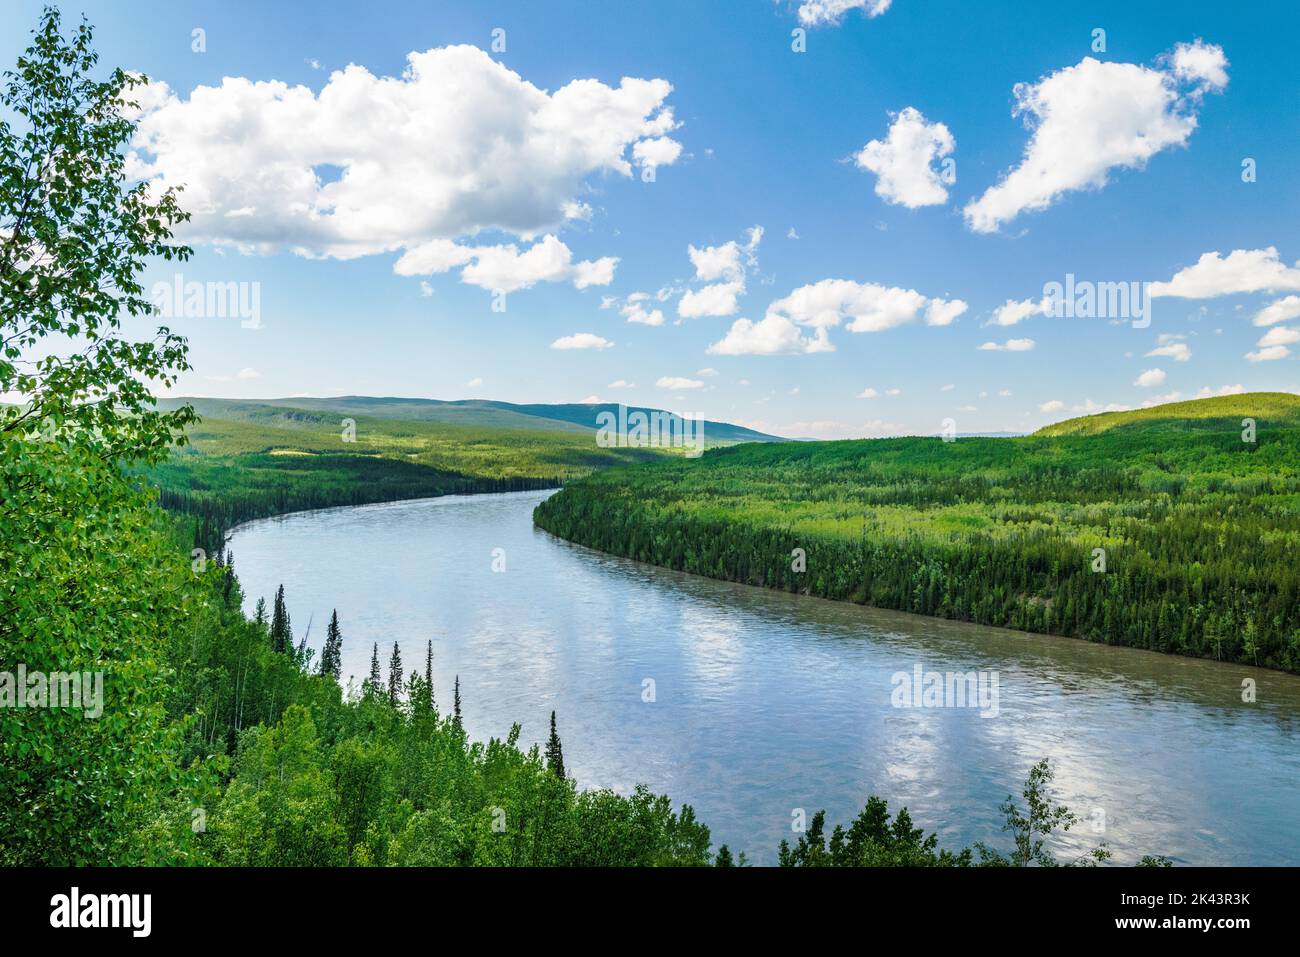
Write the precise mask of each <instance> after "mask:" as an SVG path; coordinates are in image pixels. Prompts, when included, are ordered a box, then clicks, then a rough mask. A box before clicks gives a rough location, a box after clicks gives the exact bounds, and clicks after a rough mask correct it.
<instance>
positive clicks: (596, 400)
mask: <svg viewBox="0 0 1300 957" xmlns="http://www.w3.org/2000/svg"><path fill="white" fill-rule="evenodd" d="M599 404H600V396H598V395H589V396H587V397H586V398H585V399H579V400H578V405H599Z"/></svg>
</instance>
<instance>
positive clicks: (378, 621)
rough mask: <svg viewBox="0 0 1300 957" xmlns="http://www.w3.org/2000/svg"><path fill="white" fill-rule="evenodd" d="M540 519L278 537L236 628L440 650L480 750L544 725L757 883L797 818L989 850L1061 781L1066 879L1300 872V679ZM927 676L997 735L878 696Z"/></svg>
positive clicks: (444, 684) (238, 542)
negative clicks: (1161, 872) (1028, 803)
mask: <svg viewBox="0 0 1300 957" xmlns="http://www.w3.org/2000/svg"><path fill="white" fill-rule="evenodd" d="M548 494H550V493H548V492H521V493H511V494H504V495H485V496H468V497H466V496H456V497H447V498H441V499H426V500H422V501H416V502H404V503H399V504H393V505H376V506H365V507H360V508H348V509H330V510H326V511H320V512H312V513H304V514H298V515H291V516H287V517H284V518H279V519H270V520H267V521H263V522H257V523H254V524H251V525H247V526H244V527H243V528H241V529H240V530H239V531H237V532H236V533H235V535H234V539H233V541H232V544H231V548H232V550H233V552H234V555H235V567H236V570H237V572H238V573H239V576H240V579H241V581H242V582H243V585H244V589H245V591H246V595H247V599H246V601H247V606H248V608H249V609H250V610H251V608H252V606H253V604H254V603H255V602H256V600H257V598H258V597H259V596H265V597H266V598H267V599H268V601H269V600H270V598H271V596H272V594H273V593H274V589H275V588H276V586H277V585H279V584H280V583H282V582H283V583H284V585H285V590H286V596H287V600H288V604H289V610H290V612H291V613H292V616H293V622H294V625H295V633H296V634H297V635H298V636H301V635H302V633H303V630H304V629H305V628H306V627H307V625H308V623H309V622H311V628H312V630H311V641H310V644H312V645H313V646H314V647H316V648H318V649H319V646H320V641H321V639H322V638H323V636H324V631H325V627H324V626H325V622H326V621H327V620H328V618H329V614H330V611H331V610H332V609H334V608H337V609H338V613H339V619H340V622H341V624H342V628H343V634H344V647H343V674H344V677H345V679H346V678H347V676H349V675H352V676H356V678H357V680H358V682H359V681H360V678H361V677H362V676H364V675H365V674H366V672H367V671H368V668H369V663H370V653H371V646H372V642H378V643H379V644H380V646H381V660H382V661H384V662H387V660H388V649H390V648H391V645H392V643H393V642H394V641H397V643H398V644H399V645H400V647H401V650H402V658H403V660H404V661H405V662H407V664H408V666H410V665H412V664H414V663H419V664H420V666H421V667H422V666H423V662H424V648H425V642H426V641H427V640H428V639H430V638H432V639H433V642H434V670H435V672H436V674H435V686H436V692H437V695H438V698H439V701H440V703H444V704H449V703H450V700H451V687H452V681H453V679H454V677H455V676H456V675H457V674H459V675H460V680H461V692H462V695H463V697H464V710H465V723H466V727H467V729H468V730H469V732H470V734H471V735H472V736H474V737H476V738H486V737H488V736H490V735H496V736H500V735H503V734H505V732H506V731H507V730H509V727H510V725H511V723H512V722H515V721H518V722H520V723H522V725H523V736H522V740H523V741H524V742H531V741H537V742H543V741H544V740H545V737H546V734H547V731H548V720H549V715H550V712H551V709H555V710H556V712H557V713H558V721H559V728H560V733H561V737H562V739H563V741H564V756H565V764H566V766H568V768H569V770H570V773H572V774H573V775H574V776H576V777H577V779H578V781H579V783H580V784H581V785H582V786H584V787H608V788H613V789H615V790H619V791H627V790H630V789H631V788H632V787H633V785H635V784H636V783H638V782H642V783H645V784H647V785H649V786H650V787H651V788H652V789H653V790H655V791H659V792H666V793H668V794H669V795H671V796H672V798H673V800H674V801H676V802H678V803H681V802H687V803H690V804H693V805H694V806H695V809H696V811H697V813H698V814H699V816H700V817H701V819H702V820H704V821H705V822H706V823H708V824H709V825H710V827H711V828H712V829H713V836H714V842H715V844H719V843H722V842H726V843H728V844H730V845H731V846H732V849H733V850H741V849H743V850H745V851H747V852H748V854H749V856H750V858H751V860H754V861H755V862H759V863H770V862H772V861H773V860H774V859H775V849H776V846H777V844H778V843H779V842H780V841H781V840H782V838H793V836H794V835H792V833H791V815H792V813H793V812H794V810H795V809H797V808H803V809H805V810H806V811H807V812H808V814H809V815H811V813H812V812H813V811H815V810H817V809H818V808H825V809H826V810H827V812H828V821H830V822H836V821H845V822H847V821H848V820H849V819H850V818H851V817H852V816H853V815H855V814H856V813H857V811H858V810H859V809H860V808H861V806H862V804H863V803H864V801H865V799H866V797H867V796H868V795H869V794H879V795H880V796H882V797H885V798H887V799H888V800H889V802H890V804H891V806H892V807H897V806H899V805H903V804H905V805H907V806H908V808H909V809H910V810H911V812H912V815H913V817H914V818H915V819H916V820H917V822H918V823H920V824H921V825H923V826H924V827H925V828H926V829H927V830H935V831H938V832H939V833H940V835H941V837H940V841H941V843H942V844H945V845H956V844H963V845H964V844H970V843H972V842H974V841H977V840H983V841H987V842H989V843H991V844H994V845H995V846H999V847H1003V848H1005V847H1006V836H1005V835H1003V834H1002V833H1001V831H1000V824H1001V821H1000V817H999V815H998V811H997V806H998V804H999V803H1000V802H1001V801H1002V800H1003V799H1004V798H1005V797H1006V796H1007V794H1008V793H1010V792H1015V793H1016V794H1019V790H1020V786H1021V784H1022V782H1023V780H1024V777H1025V773H1026V771H1027V770H1028V769H1029V767H1030V766H1031V765H1032V764H1034V763H1035V762H1036V761H1038V760H1039V759H1040V758H1043V757H1051V758H1052V759H1053V761H1054V763H1055V766H1056V770H1057V777H1056V788H1057V792H1058V795H1059V796H1060V797H1061V798H1062V799H1063V800H1064V801H1066V803H1068V804H1069V805H1070V806H1071V808H1072V809H1074V810H1075V811H1076V812H1077V813H1079V814H1080V816H1081V817H1082V818H1083V822H1082V823H1081V824H1080V825H1079V826H1078V828H1076V831H1072V832H1071V835H1070V837H1071V840H1067V841H1065V842H1063V843H1062V844H1061V845H1060V846H1059V848H1058V849H1059V850H1060V852H1061V853H1062V855H1064V856H1072V855H1073V854H1076V853H1078V852H1080V851H1081V850H1082V849H1084V848H1087V847H1091V846H1093V845H1095V843H1096V842H1097V841H1099V840H1101V839H1103V838H1104V839H1105V840H1106V841H1108V842H1109V844H1110V846H1111V848H1112V850H1113V851H1114V852H1115V859H1116V860H1117V861H1120V862H1132V861H1134V860H1136V859H1137V858H1138V857H1139V856H1141V855H1142V854H1144V853H1163V854H1167V855H1169V856H1170V857H1172V858H1174V859H1175V860H1176V861H1179V862H1188V863H1197V864H1296V863H1300V746H1298V745H1300V740H1298V735H1297V732H1298V731H1300V678H1296V677H1294V676H1290V675H1282V674H1277V673H1274V672H1268V671H1260V670H1258V669H1254V668H1246V667H1240V666H1229V665H1223V664H1217V663H1214V662H1206V661H1194V660H1190V659H1183V658H1174V657H1170V656H1165V655H1159V654H1155V653H1150V652H1143V651H1137V650H1133V649H1127V648H1111V647H1107V646H1104V645H1096V644H1090V643H1087V642H1082V641H1074V640H1070V639H1063V638H1053V637H1049V636H1041V635H1029V634H1023V633H1020V632H1013V631H1005V630H1001V629H994V628H984V627H979V626H975V625H967V624H961V623H956V622H946V621H940V620H936V619H930V618H919V617H913V616H910V615H904V614H900V613H895V612H887V611H878V610H874V609H865V608H860V607H857V606H852V605H844V604H839V603H834V602H828V601H822V600H819V599H811V598H806V597H801V596H794V595H787V594H783V593H776V592H769V591H765V590H762V589H758V588H750V587H747V586H743V585H733V584H729V583H726V582H716V581H711V580H708V579H702V578H695V577H692V576H688V575H683V574H679V573H676V572H670V571H665V570H663V569H657V568H652V567H648V566H645V565H638V564H636V563H634V562H630V561H627V560H625V559H619V558H613V557H610V556H607V555H602V554H600V553H597V552H592V551H589V550H587V549H585V548H582V547H580V546H576V545H571V544H569V543H567V542H563V541H559V540H557V539H555V538H552V537H551V536H550V535H548V534H546V533H545V532H542V531H540V530H538V529H536V528H534V527H533V525H532V518H531V513H532V509H533V507H534V506H535V505H536V504H537V502H539V501H541V500H542V499H543V498H545V497H546V495H548ZM498 548H500V549H504V550H505V571H502V572H494V571H493V570H492V560H493V550H494V549H498ZM917 664H920V665H921V666H922V667H923V668H924V670H926V671H938V672H948V671H955V672H969V671H995V672H997V673H998V676H999V690H1000V700H999V702H998V714H997V716H996V717H992V718H981V717H980V716H979V712H978V710H976V709H973V708H972V709H962V708H908V709H902V708H895V707H893V706H892V705H891V701H890V694H891V691H892V690H893V686H892V685H891V676H893V675H894V674H895V673H896V672H899V671H905V672H911V671H912V669H913V668H914V667H915V666H916V665H917ZM1245 678H1251V679H1254V681H1255V682H1256V683H1257V702H1256V703H1254V704H1246V703H1243V702H1242V700H1241V698H1242V695H1241V683H1242V680H1243V679H1245ZM647 679H649V681H650V682H652V684H650V683H648V682H647ZM647 689H650V690H647ZM651 691H652V693H650V692H651ZM646 699H652V700H646ZM1103 815H1104V822H1105V833H1104V835H1102V834H1096V833H1094V832H1093V827H1092V820H1093V819H1096V820H1097V821H1101V820H1102V819H1103ZM1076 834H1077V836H1075V835H1076Z"/></svg>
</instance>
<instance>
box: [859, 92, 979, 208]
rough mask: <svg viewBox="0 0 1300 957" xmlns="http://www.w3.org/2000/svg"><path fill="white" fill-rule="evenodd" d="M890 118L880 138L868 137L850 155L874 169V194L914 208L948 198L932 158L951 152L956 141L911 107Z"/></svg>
mask: <svg viewBox="0 0 1300 957" xmlns="http://www.w3.org/2000/svg"><path fill="white" fill-rule="evenodd" d="M891 115H892V116H893V118H894V121H893V123H892V124H890V127H889V134H888V135H887V136H886V138H885V139H883V140H872V141H871V142H869V143H867V145H866V146H864V147H863V148H862V151H861V152H859V153H858V154H857V156H855V157H854V160H855V161H856V162H857V164H858V168H859V169H865V170H869V171H871V172H872V173H875V174H876V176H877V179H876V195H877V196H879V197H880V198H881V199H883V200H884V201H885V202H887V203H892V204H894V205H898V206H906V207H907V208H908V209H916V208H917V207H919V206H937V205H939V204H941V203H946V202H947V201H948V190H947V189H946V188H945V187H944V181H943V179H942V178H941V177H940V175H939V173H938V171H936V170H935V169H934V163H935V161H936V160H941V159H943V158H944V157H945V156H948V155H949V154H951V153H952V151H953V149H954V148H955V146H956V141H955V140H954V139H953V137H952V134H951V133H950V132H948V127H946V126H944V125H943V124H942V123H930V122H927V121H926V118H925V117H924V116H922V115H921V113H920V111H919V110H917V109H916V108H914V107H911V106H909V107H906V108H905V109H904V110H903V111H902V112H901V113H895V114H891Z"/></svg>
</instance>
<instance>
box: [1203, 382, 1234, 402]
mask: <svg viewBox="0 0 1300 957" xmlns="http://www.w3.org/2000/svg"><path fill="white" fill-rule="evenodd" d="M1245 391H1246V388H1245V386H1243V385H1242V384H1241V383H1237V384H1235V385H1221V386H1219V387H1218V388H1217V389H1211V388H1210V387H1209V386H1208V385H1203V386H1201V389H1200V391H1199V392H1197V393H1196V398H1198V399H1208V398H1210V397H1211V396H1216V395H1241V394H1242V393H1243V392H1245Z"/></svg>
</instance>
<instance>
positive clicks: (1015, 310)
mask: <svg viewBox="0 0 1300 957" xmlns="http://www.w3.org/2000/svg"><path fill="white" fill-rule="evenodd" d="M1047 309H1048V302H1047V299H1046V298H1044V299H1040V300H1037V301H1035V300H1033V299H1022V300H1020V301H1016V300H1015V299H1008V300H1007V301H1006V303H1005V304H1003V305H1001V306H998V307H997V308H996V309H994V310H993V320H992V322H991V323H990V325H994V326H1014V325H1016V324H1017V323H1019V322H1023V321H1024V320H1026V319H1028V318H1029V317H1030V316H1034V315H1043V314H1046V313H1047Z"/></svg>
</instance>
